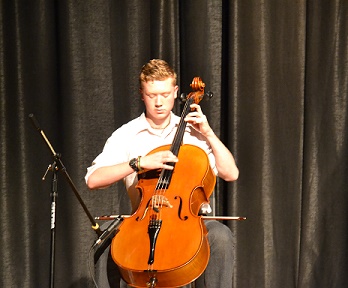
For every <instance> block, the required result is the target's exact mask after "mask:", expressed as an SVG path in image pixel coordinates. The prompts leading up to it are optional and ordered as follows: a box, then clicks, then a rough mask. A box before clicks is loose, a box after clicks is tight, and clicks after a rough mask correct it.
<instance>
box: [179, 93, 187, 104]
mask: <svg viewBox="0 0 348 288" xmlns="http://www.w3.org/2000/svg"><path fill="white" fill-rule="evenodd" d="M186 99H187V94H186V93H181V94H180V100H181V101H182V102H185V101H186Z"/></svg>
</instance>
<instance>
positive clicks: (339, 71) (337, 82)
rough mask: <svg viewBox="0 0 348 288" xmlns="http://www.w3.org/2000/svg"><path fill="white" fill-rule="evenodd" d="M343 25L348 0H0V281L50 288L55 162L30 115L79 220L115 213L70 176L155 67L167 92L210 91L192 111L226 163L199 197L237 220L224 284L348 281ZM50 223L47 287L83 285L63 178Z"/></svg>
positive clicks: (120, 203)
mask: <svg viewBox="0 0 348 288" xmlns="http://www.w3.org/2000/svg"><path fill="white" fill-rule="evenodd" d="M347 15H348V1H346V0H327V1H324V0H323V1H317V0H297V1H295V0H279V1H272V0H263V1H257V0H231V1H219V0H210V1H203V0H182V1H178V0H176V1H175V0H162V1H144V0H117V1H116V0H114V1H112V0H110V1H103V0H95V1H91V0H81V1H72V0H60V1H47V0H41V1H40V0H30V1H29V0H27V1H25V0H8V1H6V0H0V101H1V102H0V105H1V106H0V113H1V116H0V117H1V123H0V137H1V140H0V169H1V173H0V186H1V188H0V189H1V192H0V193H1V194H0V201H1V202H0V209H1V210H0V211H1V222H0V231H1V233H0V235H1V236H0V253H1V256H0V286H1V287H24V288H26V287H35V288H37V287H47V286H49V267H50V262H49V261H50V218H51V216H50V203H51V198H50V192H51V179H52V176H53V173H52V172H49V173H48V175H47V177H46V180H45V181H42V180H41V178H42V176H43V174H44V173H45V170H46V168H47V166H48V165H49V164H51V163H52V162H53V158H52V154H51V152H50V151H49V149H48V148H47V147H46V144H45V143H44V142H43V141H42V137H41V135H40V134H39V133H37V131H36V130H35V129H34V128H33V126H32V125H31V123H30V120H29V118H28V114H29V113H34V114H35V116H36V118H37V119H38V121H39V123H40V125H41V128H42V129H43V131H44V133H45V134H46V136H47V137H48V139H49V140H50V142H51V143H52V145H53V147H54V149H55V151H56V152H59V153H61V154H62V161H63V163H64V164H65V167H66V169H67V172H68V173H69V175H70V176H71V178H72V180H73V182H74V183H75V185H76V187H77V189H78V192H79V193H80V195H81V197H82V199H83V201H84V203H85V204H86V206H87V207H88V209H89V211H90V213H91V215H93V217H94V216H99V215H103V214H115V213H128V212H129V202H128V198H127V195H126V192H125V191H124V188H123V187H122V185H115V186H114V187H111V188H109V189H106V190H103V191H93V192H91V191H89V190H88V189H87V188H86V185H85V183H84V175H85V173H86V168H87V167H88V166H89V165H90V163H91V162H92V160H93V159H94V158H95V157H96V156H97V154H98V153H99V152H100V151H101V150H102V148H103V145H104V143H105V140H106V139H107V138H108V137H109V136H110V134H111V133H112V132H113V131H114V130H115V129H116V128H117V127H119V126H120V125H121V124H123V123H124V122H126V121H128V120H130V119H131V118H133V117H136V116H138V115H139V114H140V113H141V112H142V109H143V106H142V101H141V100H140V97H139V93H138V73H139V70H140V68H141V66H142V65H143V64H144V63H145V62H147V61H148V60H149V59H152V58H163V59H165V60H166V61H168V62H169V63H170V64H171V65H172V66H174V68H175V69H176V70H177V72H178V75H179V85H180V91H181V92H190V91H191V90H190V87H189V84H190V83H191V81H192V78H193V77H194V76H200V77H202V79H203V81H204V82H205V83H206V87H207V89H208V90H210V91H212V92H213V93H214V97H213V98H212V99H211V100H205V99H204V100H203V101H202V103H201V105H202V107H203V109H204V112H205V114H206V115H207V117H208V119H209V121H210V124H211V126H212V127H213V128H214V130H215V132H216V133H217V134H218V135H219V136H220V137H221V139H222V140H223V142H224V143H225V144H226V145H227V146H228V147H229V148H230V150H231V151H232V152H233V154H234V156H235V158H236V161H237V163H238V166H239V169H240V178H239V179H238V181H236V182H234V183H224V182H223V181H219V182H218V183H217V186H216V191H215V193H214V195H215V197H214V199H213V200H214V201H213V202H214V203H213V204H214V211H215V213H216V215H230V216H246V217H248V220H246V221H243V222H237V221H227V222H226V225H228V226H229V227H230V228H231V229H232V231H233V232H234V233H235V237H236V265H235V270H234V284H235V287H238V288H259V287H261V288H262V287H264V288H270V287H272V288H279V287H282V288H292V287H299V288H318V287H323V288H324V287H325V288H327V287H337V288H341V287H347V286H348V273H347V269H348V254H347V248H348V247H347V246H348V235H347V234H348V232H347V231H348V229H347V228H348V227H347V226H348V221H347V220H348V209H347V204H348V193H347V192H348V191H347V182H348V181H347V176H348V172H347V168H348V167H347V166H348V157H347V156H348V155H347V152H348V146H347V124H348V122H347V121H348V113H347V96H348V93H347V89H348V17H347ZM180 108H181V107H180V103H179V102H178V103H177V104H176V108H175V110H176V112H179V111H180ZM120 141H122V139H120ZM56 216H57V223H56V259H55V264H56V270H55V283H56V287H59V288H60V287H63V288H65V287H69V288H73V287H74V288H75V287H93V284H92V282H91V277H90V274H89V271H88V264H89V263H90V259H89V257H88V251H89V249H90V247H91V245H92V243H93V241H94V240H95V239H96V233H95V232H94V231H93V229H92V228H91V223H90V221H89V219H88V218H87V216H86V214H85V213H84V211H83V209H82V207H81V205H80V203H79V202H78V200H77V198H76V197H75V195H74V193H73V192H72V190H71V188H70V187H69V186H68V184H67V181H65V179H64V177H63V175H62V173H58V200H57V214H56Z"/></svg>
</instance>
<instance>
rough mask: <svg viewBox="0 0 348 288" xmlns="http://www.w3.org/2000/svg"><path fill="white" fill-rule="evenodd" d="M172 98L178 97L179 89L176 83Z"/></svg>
mask: <svg viewBox="0 0 348 288" xmlns="http://www.w3.org/2000/svg"><path fill="white" fill-rule="evenodd" d="M174 91H175V92H174V99H176V98H177V97H178V91H179V86H178V85H175V88H174Z"/></svg>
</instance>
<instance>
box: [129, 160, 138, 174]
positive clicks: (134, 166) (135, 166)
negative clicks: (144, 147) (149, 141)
mask: <svg viewBox="0 0 348 288" xmlns="http://www.w3.org/2000/svg"><path fill="white" fill-rule="evenodd" d="M129 166H130V167H131V168H132V169H133V170H134V171H135V172H139V167H138V158H133V159H131V160H130V161H129Z"/></svg>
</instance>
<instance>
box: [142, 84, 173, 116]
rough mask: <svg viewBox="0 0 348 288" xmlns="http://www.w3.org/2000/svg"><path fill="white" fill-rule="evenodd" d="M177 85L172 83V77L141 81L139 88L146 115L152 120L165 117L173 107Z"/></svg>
mask: <svg viewBox="0 0 348 288" xmlns="http://www.w3.org/2000/svg"><path fill="white" fill-rule="evenodd" d="M177 92H178V86H177V85H175V86H174V85H173V78H167V79H166V80H161V81H158V80H155V81H148V82H143V83H142V89H141V90H140V93H141V97H142V100H143V101H144V103H145V107H146V117H148V118H150V119H151V120H152V121H154V122H156V120H164V119H166V118H167V117H168V116H169V114H170V112H171V111H172V109H173V107H174V100H175V98H176V97H177Z"/></svg>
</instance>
